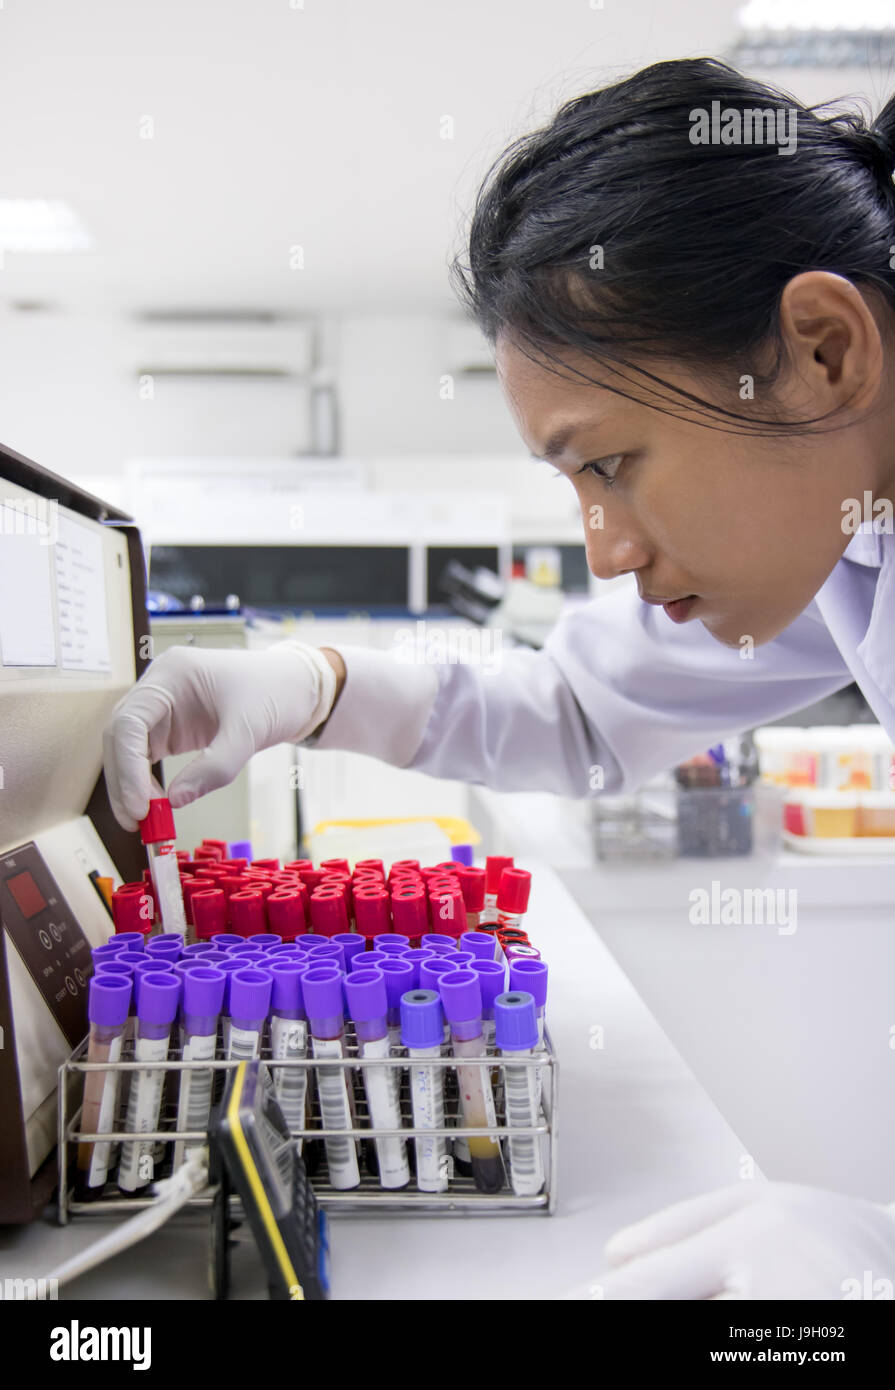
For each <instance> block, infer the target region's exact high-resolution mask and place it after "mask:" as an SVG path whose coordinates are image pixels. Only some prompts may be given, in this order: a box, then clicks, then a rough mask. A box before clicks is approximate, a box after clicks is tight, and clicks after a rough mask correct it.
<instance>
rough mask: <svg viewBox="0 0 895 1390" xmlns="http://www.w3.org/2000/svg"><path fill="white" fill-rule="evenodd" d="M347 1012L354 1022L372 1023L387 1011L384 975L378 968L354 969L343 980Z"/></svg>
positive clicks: (387, 1002)
mask: <svg viewBox="0 0 895 1390" xmlns="http://www.w3.org/2000/svg"><path fill="white" fill-rule="evenodd" d="M345 999H346V1001H347V1003H348V1013H349V1015H350V1016H351V1018H353V1019H354V1021H355V1023H372V1022H374V1021H375V1020H377V1019H380V1018H385V1016H386V1013H387V1012H388V1005H389V1001H388V995H387V993H386V985H385V975H384V974H383V972H382V971H381V970H379V969H376V968H374V969H372V970H355V971H353V972H352V974H351V975H350V976H349V977H348V979H346V981H345Z"/></svg>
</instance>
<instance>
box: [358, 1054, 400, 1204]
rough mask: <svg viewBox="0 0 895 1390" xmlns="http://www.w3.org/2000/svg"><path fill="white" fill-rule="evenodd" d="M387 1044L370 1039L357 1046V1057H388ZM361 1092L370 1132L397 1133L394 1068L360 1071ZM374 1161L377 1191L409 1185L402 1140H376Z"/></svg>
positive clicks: (398, 1117) (398, 1113)
mask: <svg viewBox="0 0 895 1390" xmlns="http://www.w3.org/2000/svg"><path fill="white" fill-rule="evenodd" d="M389 1051H390V1044H389V1038H388V1035H386V1036H385V1037H384V1038H374V1039H372V1040H371V1041H369V1042H364V1043H362V1044H361V1056H362V1057H363V1059H364V1061H365V1062H366V1061H367V1060H368V1059H369V1058H371V1057H388V1055H389ZM361 1074H362V1076H363V1078H364V1090H365V1092H366V1096H367V1109H368V1110H369V1113H370V1126H371V1128H372V1129H400V1128H401V1109H400V1106H399V1104H398V1096H397V1094H396V1088H395V1085H394V1083H393V1081H392V1075H394V1076H400V1074H401V1073H400V1069H399V1068H398V1067H377V1066H372V1065H371V1066H364V1067H361ZM374 1142H375V1144H376V1157H377V1159H378V1161H379V1184H380V1186H381V1187H406V1185H407V1183H408V1182H409V1181H410V1167H409V1165H408V1163H407V1145H406V1143H405V1141H404V1140H403V1139H376V1140H374Z"/></svg>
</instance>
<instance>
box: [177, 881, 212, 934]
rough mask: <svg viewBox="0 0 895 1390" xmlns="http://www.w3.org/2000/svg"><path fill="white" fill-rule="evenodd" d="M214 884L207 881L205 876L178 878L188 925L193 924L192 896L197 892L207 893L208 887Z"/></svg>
mask: <svg viewBox="0 0 895 1390" xmlns="http://www.w3.org/2000/svg"><path fill="white" fill-rule="evenodd" d="M215 886H216V885H215V884H213V883H209V880H208V879H207V878H182V879H181V880H180V889H181V892H182V893H183V911H184V915H185V917H186V920H187V923H188V924H189V925H190V926H192V925H193V909H192V907H191V906H190V904H191V902H192V900H193V898H194V897H195V895H196V894H197V893H207V892H208V891H209V889H210V888H214V887H215Z"/></svg>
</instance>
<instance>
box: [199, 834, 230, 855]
mask: <svg viewBox="0 0 895 1390" xmlns="http://www.w3.org/2000/svg"><path fill="white" fill-rule="evenodd" d="M202 844H203V847H205V848H210V849H219V850H221V851H222V853H224V854H226V853H227V852H228V850H229V848H230V846H229V845H228V843H227V841H226V840H216V839H215V838H214V836H213V835H203V836H202Z"/></svg>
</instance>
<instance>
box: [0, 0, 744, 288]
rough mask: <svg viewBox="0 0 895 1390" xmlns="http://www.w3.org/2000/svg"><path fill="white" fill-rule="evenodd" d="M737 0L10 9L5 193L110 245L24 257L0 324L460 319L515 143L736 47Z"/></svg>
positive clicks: (169, 3)
mask: <svg viewBox="0 0 895 1390" xmlns="http://www.w3.org/2000/svg"><path fill="white" fill-rule="evenodd" d="M737 7H738V6H737V0H675V3H666V4H660V3H654V0H626V3H624V4H622V3H619V0H603V8H599V7H598V3H597V0H549V3H546V0H452V2H451V3H441V0H375V3H371V0H304V5H303V7H302V5H301V3H300V0H151V3H150V2H149V0H78V3H77V4H73V3H71V0H5V4H4V5H2V7H0V131H2V132H3V136H2V144H0V188H2V192H3V195H4V196H7V197H21V198H25V197H40V198H62V199H65V200H66V201H67V202H69V203H70V204H71V206H72V207H73V208H74V209H75V211H76V212H77V213H78V214H79V216H80V217H81V218H82V220H83V221H84V222H85V223H86V225H87V228H88V229H89V231H90V232H91V234H92V236H93V239H94V250H93V251H91V252H87V253H78V254H70V255H58V254H56V255H43V256H37V255H24V254H13V253H8V254H7V257H6V265H5V267H4V269H3V273H2V276H0V314H2V313H3V312H4V310H6V309H7V308H8V306H10V305H11V304H14V303H18V302H23V301H36V302H37V303H39V304H41V305H49V306H52V307H53V308H56V309H60V310H67V309H71V310H78V311H81V312H97V313H108V312H112V313H121V312H125V313H127V312H135V313H136V312H143V311H147V310H159V309H162V310H166V309H175V308H177V309H187V310H192V309H197V310H210V309H216V310H221V309H224V310H229V309H243V310H245V309H265V310H272V311H275V312H280V313H289V314H292V313H304V312H318V311H321V310H322V311H327V312H334V313H353V314H366V313H382V312H390V311H394V312H400V313H405V314H406V313H408V312H413V313H415V312H420V313H428V312H442V311H445V310H448V311H449V310H450V309H451V307H452V305H453V299H452V296H451V292H450V289H449V287H448V283H447V278H446V262H447V259H448V256H449V253H450V251H451V249H452V248H453V247H455V246H456V245H457V244H458V242H459V237H460V234H461V231H462V222H463V214H464V210H466V209H468V207H469V204H470V201H471V197H472V194H473V191H474V188H475V185H476V183H477V181H478V179H479V178H480V176H481V174H482V173H483V172H484V170H485V169H486V167H487V165H488V163H489V162H490V159H491V158H493V157H494V155H496V154H497V153H498V152H499V150H500V149H501V148H502V147H503V146H504V144H505V143H506V142H507V140H508V139H510V138H512V136H513V135H515V134H518V133H520V132H521V131H522V130H524V129H526V128H529V127H531V125H532V124H534V123H537V122H538V121H539V120H540V119H541V118H543V117H544V116H546V115H547V114H548V113H549V112H550V111H551V110H552V109H553V107H555V105H556V104H557V103H558V102H559V101H560V100H561V99H563V98H564V97H566V96H569V95H572V94H574V93H576V92H580V91H583V90H586V89H587V88H588V87H589V86H595V85H599V84H600V83H602V82H604V81H606V80H611V79H612V78H613V77H616V76H619V75H622V74H623V73H625V72H627V71H630V70H632V69H634V68H636V67H640V66H643V65H644V64H646V63H648V62H651V61H654V60H655V59H657V58H668V57H675V56H684V55H687V54H701V53H719V52H722V51H723V50H724V48H725V46H726V45H727V44H728V43H729V42H730V40H731V39H732V37H733V35H734V32H735V13H736V10H737ZM444 116H449V117H451V118H452V120H453V127H454V132H453V138H452V139H447V140H446V139H442V138H441V137H440V122H441V120H442V118H443V117H444ZM147 117H148V118H150V121H151V131H152V138H150V139H146V138H141V129H142V131H143V132H144V133H145V132H146V131H147V130H149V129H150V125H149V123H148V122H147V121H146V120H145V118H147ZM141 123H142V126H141ZM295 246H300V247H301V248H302V257H303V262H304V268H303V269H297V268H292V267H291V266H290V256H291V254H292V253H291V248H293V247H295ZM293 258H294V257H293Z"/></svg>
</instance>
